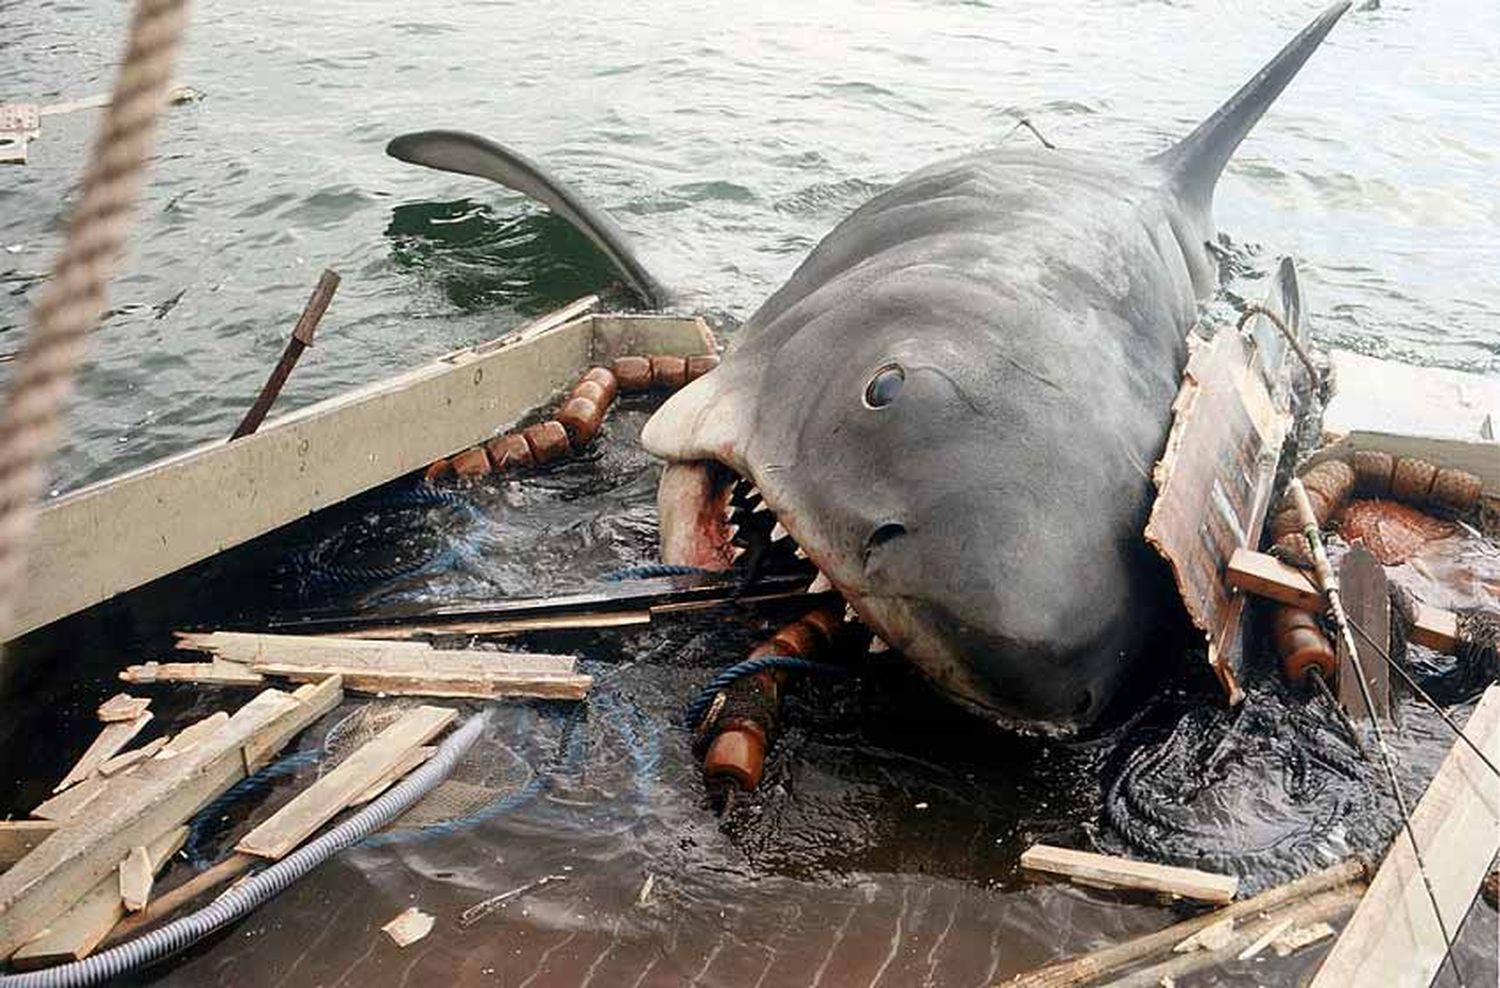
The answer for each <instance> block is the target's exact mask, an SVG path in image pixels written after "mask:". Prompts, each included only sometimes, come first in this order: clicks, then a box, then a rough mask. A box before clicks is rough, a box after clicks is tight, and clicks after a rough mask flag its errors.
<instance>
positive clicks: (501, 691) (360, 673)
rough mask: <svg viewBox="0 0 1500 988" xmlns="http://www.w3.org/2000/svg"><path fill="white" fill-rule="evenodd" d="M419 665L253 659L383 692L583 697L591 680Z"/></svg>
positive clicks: (276, 672)
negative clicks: (360, 665) (405, 668)
mask: <svg viewBox="0 0 1500 988" xmlns="http://www.w3.org/2000/svg"><path fill="white" fill-rule="evenodd" d="M423 666H424V667H423V668H421V669H413V670H410V671H402V670H398V669H359V668H356V667H352V666H347V665H342V664H338V665H335V664H329V665H324V666H300V665H291V664H282V663H276V662H267V663H263V664H260V665H257V666H256V667H255V668H256V670H257V671H259V672H264V673H266V674H267V675H271V676H283V677H285V678H287V679H290V680H292V681H294V682H316V681H318V680H320V679H323V678H325V677H327V676H331V675H336V676H342V677H343V680H344V686H345V687H346V688H347V689H349V690H351V691H353V692H356V693H384V694H386V695H387V696H434V697H453V698H468V699H480V700H492V699H498V698H500V697H507V696H511V697H531V698H536V699H543V700H582V699H583V698H584V697H585V696H587V695H588V692H589V687H590V686H592V685H593V682H594V680H593V677H592V676H586V675H584V674H582V673H572V674H560V673H476V672H471V671H468V670H459V671H457V672H447V671H445V670H444V669H443V668H442V664H441V663H439V662H433V661H429V662H426V663H423Z"/></svg>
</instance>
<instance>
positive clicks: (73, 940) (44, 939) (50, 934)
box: [11, 827, 188, 969]
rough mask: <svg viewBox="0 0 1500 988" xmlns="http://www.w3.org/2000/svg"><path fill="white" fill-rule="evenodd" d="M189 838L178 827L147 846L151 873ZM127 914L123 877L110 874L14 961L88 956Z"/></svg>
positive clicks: (25, 963)
mask: <svg viewBox="0 0 1500 988" xmlns="http://www.w3.org/2000/svg"><path fill="white" fill-rule="evenodd" d="M187 838H188V829H187V828H186V827H177V828H175V829H174V830H172V831H171V832H169V833H168V834H167V835H166V836H164V837H162V838H159V839H158V840H157V841H155V842H154V843H152V845H151V846H150V847H148V848H147V849H146V856H147V859H148V862H149V870H150V874H155V873H158V872H160V871H161V870H162V868H163V867H165V866H166V864H167V862H168V861H170V860H172V855H174V854H176V853H177V852H178V851H179V850H181V849H182V845H183V844H185V843H187ZM122 864H123V862H122ZM124 916H125V903H124V902H123V901H122V899H121V897H120V876H119V875H118V874H110V875H106V876H105V877H104V878H102V879H100V881H99V883H98V884H97V885H95V886H94V887H93V888H92V889H91V890H90V891H89V892H88V893H87V894H86V895H84V897H83V898H82V899H80V900H78V902H77V904H76V905H74V906H73V908H71V909H69V910H68V911H67V912H66V913H64V914H63V915H62V916H60V917H58V918H57V919H56V920H54V921H53V922H52V923H51V925H50V926H49V927H48V929H47V932H46V933H45V934H44V935H42V936H41V937H38V938H37V939H35V940H33V941H31V942H30V943H28V944H27V945H26V946H24V947H22V948H21V949H20V950H18V951H16V953H15V954H14V955H12V957H11V962H12V963H13V964H15V966H16V967H18V968H22V969H29V968H35V967H44V966H50V965H53V964H61V963H64V962H66V961H76V960H78V959H80V958H83V957H87V956H88V955H89V954H91V953H93V951H94V948H95V947H97V946H99V944H100V942H102V941H103V940H104V938H105V937H106V936H108V935H109V931H110V930H112V929H114V927H115V924H116V923H118V922H120V920H121V919H123V918H124Z"/></svg>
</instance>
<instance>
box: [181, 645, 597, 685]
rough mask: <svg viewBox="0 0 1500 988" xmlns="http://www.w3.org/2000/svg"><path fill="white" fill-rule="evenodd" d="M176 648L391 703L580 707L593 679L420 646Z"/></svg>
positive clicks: (531, 658)
mask: <svg viewBox="0 0 1500 988" xmlns="http://www.w3.org/2000/svg"><path fill="white" fill-rule="evenodd" d="M177 637H178V647H179V648H183V649H190V650H194V651H200V652H209V653H212V654H213V655H214V660H215V661H214V663H213V664H214V665H216V666H222V665H229V666H235V667H237V668H240V669H245V670H248V671H250V672H251V673H252V674H254V675H269V676H281V677H285V678H287V679H291V680H294V681H317V680H320V679H323V678H325V677H327V676H330V675H340V676H342V677H343V678H344V686H345V688H346V689H349V690H354V691H358V692H365V693H385V694H388V695H392V696H443V697H473V698H477V699H492V698H495V697H503V696H523V697H538V698H543V699H556V700H581V699H582V698H583V697H584V696H585V695H587V693H588V690H589V687H590V685H592V683H593V679H592V678H591V677H589V676H586V675H582V674H580V673H577V672H575V671H574V670H575V669H576V667H577V659H576V657H574V656H571V655H544V654H537V653H527V652H479V651H471V652H459V651H440V650H438V649H435V648H433V647H432V646H431V645H428V644H426V643H425V642H386V641H371V640H367V639H360V638H313V637H304V636H298V635H257V634H245V633H241V632H231V631H216V632H212V633H208V634H189V633H179V634H178V636H177Z"/></svg>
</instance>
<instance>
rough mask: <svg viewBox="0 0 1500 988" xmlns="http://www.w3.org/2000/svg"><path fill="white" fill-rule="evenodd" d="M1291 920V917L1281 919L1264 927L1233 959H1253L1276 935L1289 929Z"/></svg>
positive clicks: (1269, 944)
mask: <svg viewBox="0 0 1500 988" xmlns="http://www.w3.org/2000/svg"><path fill="white" fill-rule="evenodd" d="M1292 922H1293V920H1291V919H1283V920H1278V921H1277V922H1275V923H1273V924H1271V926H1270V927H1269V928H1267V929H1266V932H1264V933H1262V934H1261V935H1260V936H1258V937H1256V938H1255V939H1254V940H1253V941H1252V942H1251V943H1250V945H1249V946H1248V947H1246V948H1245V949H1244V950H1242V951H1240V952H1239V953H1238V954H1236V955H1235V958H1234V959H1235V960H1237V961H1249V960H1254V959H1255V958H1256V957H1258V956H1259V955H1260V953H1261V951H1263V950H1265V949H1266V948H1267V947H1269V946H1271V944H1272V943H1273V942H1274V941H1275V940H1276V939H1277V938H1278V937H1280V936H1281V935H1282V934H1283V933H1285V932H1286V931H1287V930H1289V929H1291V926H1292Z"/></svg>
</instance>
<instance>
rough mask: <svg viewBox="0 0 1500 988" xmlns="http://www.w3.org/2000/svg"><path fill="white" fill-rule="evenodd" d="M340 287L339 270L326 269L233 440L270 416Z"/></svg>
mask: <svg viewBox="0 0 1500 988" xmlns="http://www.w3.org/2000/svg"><path fill="white" fill-rule="evenodd" d="M338 287H339V276H338V274H337V273H335V272H334V271H324V272H323V275H322V277H320V278H319V279H318V284H317V287H316V288H314V289H313V293H312V297H311V298H309V299H308V300H307V307H306V308H304V309H303V310H302V315H301V316H300V317H299V318H298V319H297V325H296V326H295V327H294V328H293V329H292V338H291V339H290V340H287V343H286V349H285V350H283V351H282V352H281V359H280V360H278V361H277V362H276V367H275V368H274V369H273V370H272V371H271V376H270V377H269V378H267V379H266V383H265V386H264V387H262V388H261V389H260V396H259V397H257V398H256V399H255V404H253V405H251V406H250V410H249V411H248V412H246V413H245V417H244V418H243V419H241V420H240V424H239V425H238V426H236V427H235V430H234V434H233V435H232V436H230V437H229V441H230V442H233V441H234V440H236V439H239V438H241V437H242V436H248V435H250V433H252V432H254V431H255V430H256V429H259V428H260V424H261V423H262V422H264V421H265V420H266V413H267V412H269V411H270V410H271V406H272V405H273V404H275V402H276V396H277V395H279V394H281V389H282V386H283V385H285V384H286V379H287V378H288V377H290V376H291V373H292V368H293V367H296V366H297V360H298V359H299V358H300V357H301V356H302V351H303V350H306V349H307V348H308V347H310V346H312V341H313V333H314V332H316V331H317V328H318V320H320V319H322V318H323V313H324V312H326V311H328V303H329V302H332V301H333V293H334V292H336V291H338Z"/></svg>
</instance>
